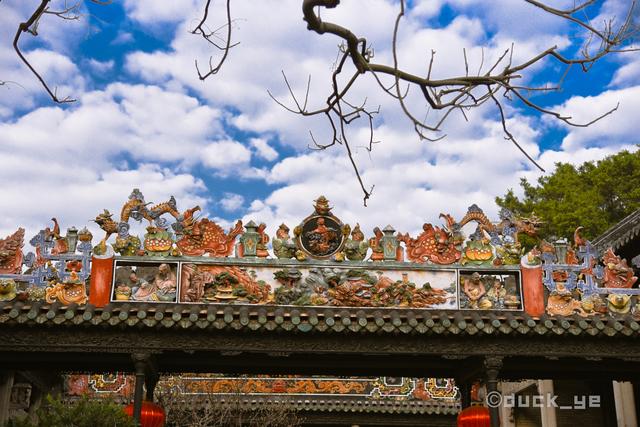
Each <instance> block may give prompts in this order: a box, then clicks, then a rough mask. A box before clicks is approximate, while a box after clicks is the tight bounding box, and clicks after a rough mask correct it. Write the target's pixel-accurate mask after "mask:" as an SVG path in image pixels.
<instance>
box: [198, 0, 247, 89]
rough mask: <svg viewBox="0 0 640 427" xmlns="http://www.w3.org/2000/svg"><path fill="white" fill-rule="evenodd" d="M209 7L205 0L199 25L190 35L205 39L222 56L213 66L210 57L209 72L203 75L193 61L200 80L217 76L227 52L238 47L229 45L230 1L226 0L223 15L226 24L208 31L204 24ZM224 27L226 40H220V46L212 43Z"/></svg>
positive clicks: (233, 44) (234, 44) (227, 54)
mask: <svg viewBox="0 0 640 427" xmlns="http://www.w3.org/2000/svg"><path fill="white" fill-rule="evenodd" d="M210 7H211V0H207V2H206V4H205V6H204V12H203V14H202V19H201V20H200V23H199V24H198V25H197V26H196V27H195V28H194V29H193V30H192V31H191V34H195V35H200V36H202V38H203V39H205V40H206V41H207V42H208V43H210V44H211V45H213V46H214V47H215V48H217V49H218V50H221V51H222V56H221V57H220V59H219V60H218V62H217V63H216V64H215V65H214V63H213V57H212V56H211V57H209V71H207V72H206V73H204V74H203V73H201V72H200V68H199V67H198V60H197V59H196V60H195V64H196V71H197V73H198V77H199V78H200V80H205V79H206V78H207V77H209V76H212V75H214V74H218V72H219V71H220V70H221V69H222V66H223V65H224V62H225V61H226V60H227V57H228V56H229V51H230V50H231V48H232V47H234V46H237V45H238V43H231V29H232V24H233V22H232V19H231V0H226V13H225V16H226V23H225V24H224V25H222V26H220V27H218V28H216V29H214V30H209V29H206V30H205V27H206V22H207V19H208V17H209V8H210ZM224 27H226V28H227V35H226V38H224V39H223V40H222V44H218V43H216V42H215V41H213V38H219V36H218V32H219V31H220V30H221V29H222V28H224Z"/></svg>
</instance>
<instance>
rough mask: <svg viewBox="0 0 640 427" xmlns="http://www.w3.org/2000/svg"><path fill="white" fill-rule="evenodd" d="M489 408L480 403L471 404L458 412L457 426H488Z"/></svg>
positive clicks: (489, 424) (489, 421)
mask: <svg viewBox="0 0 640 427" xmlns="http://www.w3.org/2000/svg"><path fill="white" fill-rule="evenodd" d="M490 426H491V417H490V416H489V409H487V408H485V407H484V406H481V405H472V406H469V407H468V408H466V409H463V410H462V411H460V413H459V414H458V427H490Z"/></svg>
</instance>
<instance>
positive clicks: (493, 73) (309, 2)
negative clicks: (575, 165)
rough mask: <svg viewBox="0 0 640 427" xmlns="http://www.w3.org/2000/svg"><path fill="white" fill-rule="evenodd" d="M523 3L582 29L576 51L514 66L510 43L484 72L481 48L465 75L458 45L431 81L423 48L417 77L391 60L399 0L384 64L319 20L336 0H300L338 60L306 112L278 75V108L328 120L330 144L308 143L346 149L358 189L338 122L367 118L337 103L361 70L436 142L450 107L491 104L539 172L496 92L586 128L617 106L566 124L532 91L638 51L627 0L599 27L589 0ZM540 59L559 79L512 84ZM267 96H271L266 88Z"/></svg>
mask: <svg viewBox="0 0 640 427" xmlns="http://www.w3.org/2000/svg"><path fill="white" fill-rule="evenodd" d="M525 2H526V3H528V4H530V5H532V6H534V7H536V8H538V9H541V10H542V11H544V12H546V13H549V14H551V15H554V16H557V17H558V18H560V19H563V20H566V21H568V22H570V23H573V24H575V25H577V26H578V27H579V28H580V29H581V30H584V31H585V32H586V33H587V38H586V41H585V43H584V44H583V46H582V47H581V49H580V56H579V57H569V56H567V55H565V54H563V53H562V52H561V51H560V50H559V48H558V46H552V47H549V48H548V49H546V50H544V51H542V52H540V53H539V54H537V55H535V56H533V57H531V58H528V59H526V60H524V61H522V62H521V63H514V62H513V53H514V46H513V45H512V46H511V48H509V49H506V50H505V51H504V52H503V53H502V54H501V55H500V56H499V57H498V59H497V60H496V61H495V62H493V63H492V64H491V66H490V67H489V68H488V69H487V70H486V71H483V68H484V62H485V55H484V50H482V52H481V59H480V64H479V66H478V71H477V73H475V75H473V74H471V73H470V71H469V68H470V66H471V65H470V63H469V58H468V56H467V51H466V49H464V50H463V52H462V56H463V61H464V74H463V75H460V76H452V77H448V78H444V79H435V78H433V77H432V70H433V67H434V59H435V50H431V57H430V59H429V61H428V67H427V72H426V75H424V76H421V75H416V74H413V73H410V72H407V71H406V70H404V69H402V67H401V66H400V64H399V59H398V52H397V48H398V32H399V28H400V22H401V20H402V18H403V16H404V7H405V5H404V1H400V6H399V8H400V10H399V12H398V14H397V16H396V20H395V25H394V28H393V33H392V44H391V48H392V57H393V61H392V63H391V64H381V63H376V62H373V60H372V59H373V49H372V48H371V47H370V46H369V45H368V42H367V40H366V39H365V38H363V37H359V36H357V35H356V34H355V33H353V32H352V31H351V30H350V29H349V28H346V27H344V26H341V25H339V24H336V23H333V22H327V21H323V20H322V18H321V17H320V11H321V10H322V8H326V9H332V8H336V7H338V6H339V4H340V0H303V3H302V12H303V15H304V20H305V21H306V22H307V28H308V29H309V30H310V31H314V32H316V33H318V34H320V35H323V34H332V35H334V36H337V37H339V38H340V39H341V40H342V41H343V45H341V52H342V56H341V57H340V60H339V62H338V65H337V67H336V68H335V70H334V72H333V74H332V76H331V82H332V89H331V92H330V94H329V96H328V97H327V100H326V102H325V104H324V106H323V107H322V108H319V109H316V110H308V109H307V107H306V106H307V97H305V103H304V105H303V106H301V105H300V103H299V102H298V101H297V99H296V97H295V95H294V93H293V90H292V87H291V84H290V83H289V81H288V80H286V79H285V83H286V85H287V88H288V89H289V93H290V95H291V97H292V99H293V100H294V104H295V108H291V107H286V106H285V105H284V104H283V103H282V102H280V101H278V100H276V102H278V104H280V105H281V106H283V107H284V108H286V109H287V110H289V111H291V112H294V113H297V114H300V115H303V116H314V115H324V116H325V117H327V118H328V120H329V122H330V124H331V129H332V130H333V138H332V140H331V142H329V143H327V144H321V143H319V142H318V141H316V140H315V138H313V136H312V141H313V143H314V145H315V146H316V147H318V148H321V149H325V148H328V147H331V146H333V145H335V144H336V143H339V144H344V145H345V147H346V148H347V151H348V154H349V159H350V160H351V161H352V163H353V166H354V169H355V170H356V174H357V177H358V180H359V182H360V184H361V187H362V188H363V191H364V186H363V185H362V180H361V179H360V174H359V173H358V169H357V167H356V165H355V163H354V162H353V157H352V155H351V152H350V149H349V147H348V139H347V138H346V131H345V128H344V126H345V125H348V124H349V123H351V122H353V121H354V120H355V119H357V118H358V117H362V116H368V117H369V118H370V117H371V116H370V115H368V113H370V112H368V110H367V109H366V108H365V103H360V104H357V106H355V105H354V104H351V103H347V102H346V101H345V98H346V96H347V95H348V93H349V89H350V88H351V87H352V86H353V85H354V83H355V82H356V80H357V79H358V78H359V77H360V76H362V75H366V74H370V75H372V76H373V77H374V79H375V80H376V82H377V83H378V85H379V86H380V88H381V89H382V90H383V92H384V93H386V94H387V95H389V96H391V97H392V98H393V99H395V100H397V101H398V103H399V105H400V107H401V109H402V111H403V112H404V114H405V115H406V116H407V117H408V118H409V120H410V122H411V123H412V124H413V126H414V130H415V131H416V133H417V134H418V135H419V137H420V138H421V139H426V140H429V141H435V140H439V139H442V138H443V137H444V135H442V134H441V126H442V124H443V123H444V122H445V121H446V120H447V119H448V118H449V117H450V115H451V113H452V112H454V111H459V112H460V114H461V115H462V116H463V117H464V119H465V120H467V119H468V118H467V113H466V111H467V110H469V109H471V108H476V107H479V106H481V105H483V104H484V103H486V102H487V101H489V100H491V101H493V103H494V104H495V105H496V108H497V111H498V114H499V118H500V121H501V124H502V128H503V132H504V134H505V139H507V140H509V141H511V142H512V143H513V144H514V145H515V146H516V148H518V150H520V151H521V152H522V153H523V154H524V155H525V156H526V158H527V159H529V161H531V162H532V164H533V165H535V166H536V167H537V168H539V169H540V170H542V171H544V170H543V169H542V167H541V166H540V165H539V164H538V163H537V162H536V161H535V160H534V159H533V157H532V156H530V155H529V154H528V153H526V152H525V150H524V149H523V148H522V146H521V145H520V144H519V143H518V142H517V141H516V139H515V137H514V135H513V134H512V133H511V132H510V131H509V130H508V128H507V121H506V117H505V112H504V108H503V104H502V102H504V101H502V100H501V99H500V98H498V96H497V95H498V94H499V93H502V99H505V100H507V101H511V102H513V101H514V100H518V101H521V102H522V103H523V105H525V106H526V107H528V108H530V109H533V110H535V111H537V112H539V113H541V114H544V115H550V116H552V117H555V118H556V119H557V120H560V121H562V122H564V123H566V124H567V125H569V126H579V127H584V126H589V125H591V124H593V123H595V122H597V121H598V120H600V119H602V118H604V117H606V116H608V115H610V114H612V113H613V112H614V111H615V110H616V109H617V108H618V106H615V107H612V108H610V109H609V110H607V111H606V112H605V113H603V114H601V115H599V116H597V117H595V118H594V119H592V120H590V121H588V122H586V123H577V122H575V121H573V119H572V117H571V116H569V115H566V114H563V113H560V112H558V111H553V110H551V109H548V108H545V107H542V106H541V105H540V104H537V103H535V102H533V101H532V100H531V99H530V95H531V94H532V93H548V92H552V91H558V90H560V89H561V85H562V82H563V81H564V78H565V77H566V75H567V73H568V71H569V68H570V67H571V66H573V65H579V66H580V67H581V68H582V70H583V71H585V72H586V71H588V70H589V69H590V68H591V67H592V66H593V64H594V63H596V62H597V61H598V60H600V59H601V58H603V57H604V56H606V55H609V54H611V53H619V52H630V51H635V50H638V48H636V47H635V46H633V45H632V44H631V43H630V40H631V37H632V36H633V35H635V34H636V32H637V28H635V27H634V26H633V23H632V17H633V11H634V9H635V7H636V0H633V1H632V2H631V3H630V6H629V9H628V12H627V14H626V17H625V19H624V20H623V21H622V22H621V23H620V24H619V25H618V26H616V25H615V23H614V22H613V19H611V20H609V21H606V22H605V23H604V24H603V26H602V28H597V27H596V26H594V25H593V24H592V23H591V22H590V20H589V17H588V13H587V12H588V10H589V8H590V7H591V6H593V5H594V4H595V3H596V2H595V0H587V1H583V2H577V3H575V4H574V7H572V8H569V9H565V10H562V9H557V8H554V7H551V6H549V5H547V4H546V3H544V2H542V1H538V0H525ZM594 41H599V43H598V46H597V47H593V43H594ZM547 59H549V60H554V61H557V62H559V63H560V64H563V65H565V66H566V70H565V72H564V73H563V74H562V76H561V77H560V79H559V82H558V84H556V85H552V86H549V85H545V86H542V87H537V86H531V85H527V84H519V83H518V81H521V80H523V79H524V76H523V74H522V73H523V72H525V71H527V70H528V69H530V68H531V67H532V66H533V65H535V64H537V63H539V62H541V61H544V60H547ZM347 61H349V62H350V63H351V64H352V65H353V66H354V68H355V71H354V72H353V74H351V75H347V76H346V80H344V83H343V84H338V82H339V81H340V78H341V77H343V76H342V74H341V73H342V71H343V70H345V63H346V62H347ZM383 76H387V77H390V78H391V79H392V80H393V83H392V84H385V83H384V82H383V79H382V77H383ZM411 88H416V89H418V90H419V93H420V94H421V96H422V98H423V99H424V101H425V102H426V104H427V114H425V119H424V120H420V119H418V118H417V117H416V116H415V115H414V113H413V112H412V108H413V106H410V105H409V104H408V103H407V97H408V94H409V90H410V89H411ZM308 91H309V87H308V86H307V96H308ZM269 94H270V95H271V97H272V98H274V97H273V95H272V94H271V93H270V92H269ZM274 99H275V98H274ZM432 110H439V111H441V112H442V113H441V114H440V115H439V116H436V117H435V118H434V119H432V121H431V122H427V120H426V119H427V118H428V113H429V111H432ZM336 125H337V126H336ZM370 130H371V138H370V144H369V147H371V142H372V141H373V130H374V126H373V122H371V124H370ZM364 194H365V202H366V199H367V198H368V195H369V193H368V192H367V191H364Z"/></svg>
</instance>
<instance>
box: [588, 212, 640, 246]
mask: <svg viewBox="0 0 640 427" xmlns="http://www.w3.org/2000/svg"><path fill="white" fill-rule="evenodd" d="M638 235H640V210H637V211H635V212H634V213H632V214H631V215H629V216H627V217H626V218H624V219H623V220H622V221H620V222H619V223H617V224H616V225H614V226H613V227H611V228H609V229H608V230H607V231H605V232H604V233H602V234H601V235H600V236H598V237H597V238H596V239H595V240H594V241H593V242H592V243H593V245H594V246H595V247H596V248H598V250H600V251H601V252H602V251H605V250H606V249H607V248H609V247H612V248H613V250H614V251H615V250H617V249H619V248H620V247H621V246H624V245H626V244H627V243H629V242H630V241H631V240H632V239H635V238H636V237H637V236H638Z"/></svg>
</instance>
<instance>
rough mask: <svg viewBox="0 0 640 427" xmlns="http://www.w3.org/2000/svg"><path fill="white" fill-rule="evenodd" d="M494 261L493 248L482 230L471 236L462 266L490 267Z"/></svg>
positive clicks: (479, 229) (461, 261) (463, 255)
mask: <svg viewBox="0 0 640 427" xmlns="http://www.w3.org/2000/svg"><path fill="white" fill-rule="evenodd" d="M492 260H493V247H492V246H491V245H490V244H489V239H487V238H486V237H485V235H484V231H483V230H482V228H480V227H478V229H477V230H476V231H475V233H473V234H472V235H471V238H470V240H468V241H467V243H466V245H465V247H464V250H463V253H462V259H461V260H460V264H462V265H466V264H472V265H489V264H491V261H492Z"/></svg>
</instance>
